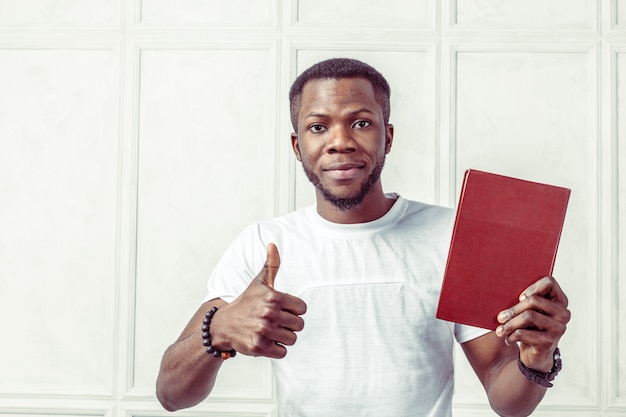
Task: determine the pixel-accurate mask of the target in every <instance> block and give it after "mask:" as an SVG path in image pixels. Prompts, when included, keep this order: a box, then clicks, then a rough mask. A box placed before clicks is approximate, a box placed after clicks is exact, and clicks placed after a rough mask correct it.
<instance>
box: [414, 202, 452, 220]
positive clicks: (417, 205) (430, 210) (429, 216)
mask: <svg viewBox="0 0 626 417" xmlns="http://www.w3.org/2000/svg"><path fill="white" fill-rule="evenodd" d="M405 202H406V203H405V204H406V210H405V211H404V217H409V218H411V217H415V218H421V219H422V220H430V221H432V220H435V219H440V220H444V221H448V220H450V218H453V217H454V215H455V210H454V209H452V208H450V207H445V206H441V205H438V204H431V203H424V202H421V201H416V200H409V199H405Z"/></svg>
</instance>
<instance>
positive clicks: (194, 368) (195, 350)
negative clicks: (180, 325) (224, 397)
mask: <svg viewBox="0 0 626 417" xmlns="http://www.w3.org/2000/svg"><path fill="white" fill-rule="evenodd" d="M222 362H223V361H222V360H221V359H219V358H214V357H213V356H212V355H209V354H208V353H207V352H206V351H205V349H204V347H203V345H202V336H201V330H200V329H198V331H196V332H194V333H192V334H191V335H189V336H188V337H187V338H185V339H182V340H179V341H178V342H176V343H174V344H173V345H172V346H170V347H169V349H167V351H166V352H165V354H164V355H163V360H162V361H161V369H160V371H159V376H158V378H157V387H156V388H157V390H156V391H157V398H158V399H159V401H160V402H161V405H163V407H164V408H165V409H166V410H168V411H176V410H180V409H182V408H188V407H192V406H194V405H196V404H198V403H200V402H201V401H202V400H204V399H205V398H206V397H207V396H208V395H209V394H210V393H211V390H212V389H213V386H214V385H215V379H216V377H217V373H218V371H219V368H220V366H221V363H222Z"/></svg>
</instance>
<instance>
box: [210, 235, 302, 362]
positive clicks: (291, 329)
mask: <svg viewBox="0 0 626 417" xmlns="http://www.w3.org/2000/svg"><path fill="white" fill-rule="evenodd" d="M279 268H280V255H279V253H278V248H276V245H274V244H273V243H270V244H269V245H268V246H267V258H266V261H265V265H264V266H263V269H262V270H261V271H260V272H259V273H258V274H257V276H256V277H255V278H254V279H253V280H252V282H251V283H250V285H249V286H248V288H247V289H246V290H245V291H244V292H243V293H242V294H241V295H240V296H239V297H238V298H237V299H235V300H234V301H233V302H232V303H230V304H226V305H224V306H223V307H221V308H220V310H219V313H217V314H216V315H215V317H214V318H213V322H212V325H211V331H212V333H213V335H212V336H213V346H215V347H216V348H218V349H220V350H230V349H235V350H236V351H237V352H239V353H242V354H244V355H250V356H267V357H269V358H282V357H284V356H285V355H286V354H287V348H285V346H292V345H294V344H295V343H296V339H297V336H296V333H295V332H299V331H300V330H302V329H303V328H304V320H303V319H302V317H300V316H301V315H303V314H304V313H305V312H306V304H305V302H304V301H302V300H301V299H300V298H298V297H294V296H292V295H289V294H285V293H282V292H279V291H276V290H275V289H274V280H275V279H276V274H277V273H278V269H279Z"/></svg>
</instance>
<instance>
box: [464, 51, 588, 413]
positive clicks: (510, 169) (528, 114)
mask: <svg viewBox="0 0 626 417" xmlns="http://www.w3.org/2000/svg"><path fill="white" fill-rule="evenodd" d="M596 59H597V58H596V53H595V51H594V50H593V49H592V50H589V51H572V52H567V51H558V52H550V51H542V50H539V51H532V50H530V48H529V49H523V50H519V51H514V50H513V51H499V50H492V51H489V50H479V51H471V50H463V51H459V52H457V54H456V74H457V75H456V104H455V115H456V125H455V127H454V129H453V130H454V131H455V132H456V134H455V137H454V139H455V145H456V146H454V147H453V149H454V152H455V155H453V156H452V158H453V159H454V160H456V164H455V166H456V169H455V177H456V180H457V181H456V183H455V190H458V189H459V188H460V184H461V180H462V175H463V173H464V171H465V170H466V169H468V168H474V169H482V170H486V171H492V172H498V173H501V174H504V175H511V176H514V177H522V178H526V179H529V180H535V181H540V182H547V183H552V184H557V185H562V186H567V187H569V188H571V189H572V195H571V198H570V204H569V207H568V213H567V217H566V225H565V228H564V232H563V236H562V240H561V244H560V248H559V255H558V257H557V262H556V267H555V271H554V275H555V276H556V277H557V279H559V281H560V283H561V285H562V286H563V288H564V289H565V291H566V292H567V294H568V296H569V300H570V308H571V309H572V311H574V312H575V316H574V320H572V322H571V323H570V325H569V326H568V331H567V333H566V335H565V336H564V338H563V340H562V344H563V345H564V346H566V347H567V348H566V349H565V348H564V349H563V356H564V360H565V361H566V362H568V363H575V364H582V365H579V366H575V367H566V369H565V370H564V371H563V373H564V375H565V377H564V379H563V381H562V382H561V381H560V384H559V389H558V390H557V391H555V392H554V393H551V395H550V397H549V399H548V401H547V403H548V404H553V405H554V404H558V403H560V402H562V403H570V404H574V403H575V404H578V405H595V404H596V402H597V396H596V393H595V391H593V390H591V389H590V387H592V386H593V385H594V383H595V381H596V378H597V374H596V368H597V355H596V353H595V352H597V350H598V343H597V338H596V337H592V338H588V339H585V335H589V334H590V332H591V333H592V334H593V331H592V330H591V329H594V328H596V329H597V326H596V324H595V323H597V321H598V320H599V317H598V311H597V308H598V306H597V303H596V301H595V300H596V299H597V298H596V297H597V294H599V289H598V272H599V267H598V264H597V259H596V256H595V255H594V254H596V253H597V251H598V246H597V245H598V244H597V238H596V236H597V234H598V219H597V214H596V207H597V206H598V192H597V191H596V190H597V189H598V188H597V187H598V181H599V179H598V176H597V172H596V171H597V165H596V158H597V154H598V149H597V142H596V140H597V138H596V134H595V126H596V123H597V121H596V114H597V110H596V111H594V108H595V102H596V99H595V97H596V94H597V91H596V87H595V86H596V84H597V83H596V73H595V70H594V68H595V62H596ZM583 242H584V243H583ZM597 335H598V334H597V330H596V336H597ZM574 340H578V341H579V342H578V343H575V342H574ZM582 340H585V342H580V341H582ZM463 361H464V359H463ZM466 369H469V368H467V367H466ZM469 372H470V373H471V371H469ZM460 380H461V381H464V382H462V383H461V384H462V385H463V388H467V389H464V390H463V391H462V392H463V394H460V395H459V397H460V398H459V400H460V401H464V400H462V398H466V400H467V401H468V402H472V398H473V397H474V395H471V393H472V392H473V391H479V389H478V388H474V389H472V388H471V386H470V384H469V383H468V381H471V378H470V377H467V378H466V377H463V378H460ZM459 392H461V390H459ZM465 395H468V396H467V397H465ZM475 395H476V398H480V397H481V396H482V395H481V393H480V392H476V394H475Z"/></svg>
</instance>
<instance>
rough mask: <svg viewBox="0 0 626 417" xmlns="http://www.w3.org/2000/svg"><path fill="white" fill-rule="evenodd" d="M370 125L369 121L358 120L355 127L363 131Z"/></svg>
mask: <svg viewBox="0 0 626 417" xmlns="http://www.w3.org/2000/svg"><path fill="white" fill-rule="evenodd" d="M370 124H371V123H370V122H368V121H367V120H358V121H357V122H356V123H354V127H356V128H359V129H363V128H366V127H369V126H370Z"/></svg>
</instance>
